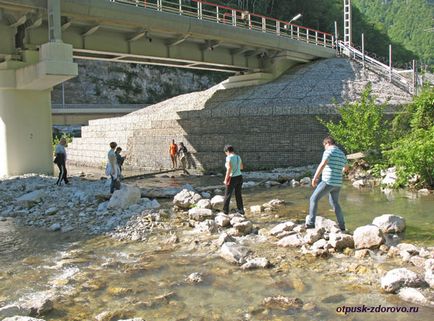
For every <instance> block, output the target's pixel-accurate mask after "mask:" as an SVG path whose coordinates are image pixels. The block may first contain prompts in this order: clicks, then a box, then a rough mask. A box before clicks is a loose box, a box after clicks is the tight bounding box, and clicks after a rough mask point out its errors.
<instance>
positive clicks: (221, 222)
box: [214, 213, 231, 227]
mask: <svg viewBox="0 0 434 321" xmlns="http://www.w3.org/2000/svg"><path fill="white" fill-rule="evenodd" d="M214 221H215V223H216V224H217V225H218V226H221V227H227V226H229V225H231V220H230V218H229V216H227V215H226V214H224V213H218V214H217V216H216V217H215V219H214Z"/></svg>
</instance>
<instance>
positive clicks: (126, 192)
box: [107, 184, 141, 209]
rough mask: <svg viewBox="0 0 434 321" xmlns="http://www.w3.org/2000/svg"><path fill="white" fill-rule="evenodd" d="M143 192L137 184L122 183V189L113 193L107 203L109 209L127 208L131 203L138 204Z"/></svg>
mask: <svg viewBox="0 0 434 321" xmlns="http://www.w3.org/2000/svg"><path fill="white" fill-rule="evenodd" d="M140 197H141V193H140V188H138V187H135V186H129V185H126V184H123V185H122V188H121V189H120V190H117V191H115V192H114V193H113V195H112V197H111V198H110V200H109V203H108V205H107V208H108V209H116V208H121V209H126V208H128V207H129V206H130V205H133V204H136V203H138V202H139V201H140Z"/></svg>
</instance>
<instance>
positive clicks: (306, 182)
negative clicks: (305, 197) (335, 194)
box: [300, 177, 312, 185]
mask: <svg viewBox="0 0 434 321" xmlns="http://www.w3.org/2000/svg"><path fill="white" fill-rule="evenodd" d="M311 182H312V180H311V178H310V177H303V178H302V179H301V180H300V184H301V185H310V184H311Z"/></svg>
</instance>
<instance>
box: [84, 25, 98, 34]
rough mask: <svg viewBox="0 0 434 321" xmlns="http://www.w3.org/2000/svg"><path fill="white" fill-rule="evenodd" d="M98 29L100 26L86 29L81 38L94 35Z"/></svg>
mask: <svg viewBox="0 0 434 321" xmlns="http://www.w3.org/2000/svg"><path fill="white" fill-rule="evenodd" d="M99 28H101V25H96V26H93V27H91V28H90V29H88V30H87V31H86V32H85V33H83V34H82V35H81V36H82V37H88V36H90V35H92V34H94V33H95V32H96V31H97V30H98V29H99Z"/></svg>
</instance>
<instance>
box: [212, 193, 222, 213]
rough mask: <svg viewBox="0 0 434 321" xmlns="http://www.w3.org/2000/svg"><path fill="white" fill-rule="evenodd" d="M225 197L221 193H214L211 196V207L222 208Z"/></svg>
mask: <svg viewBox="0 0 434 321" xmlns="http://www.w3.org/2000/svg"><path fill="white" fill-rule="evenodd" d="M224 200H225V198H224V197H223V196H221V195H216V196H214V197H213V198H211V207H212V208H213V209H219V210H221V209H223V203H224Z"/></svg>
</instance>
